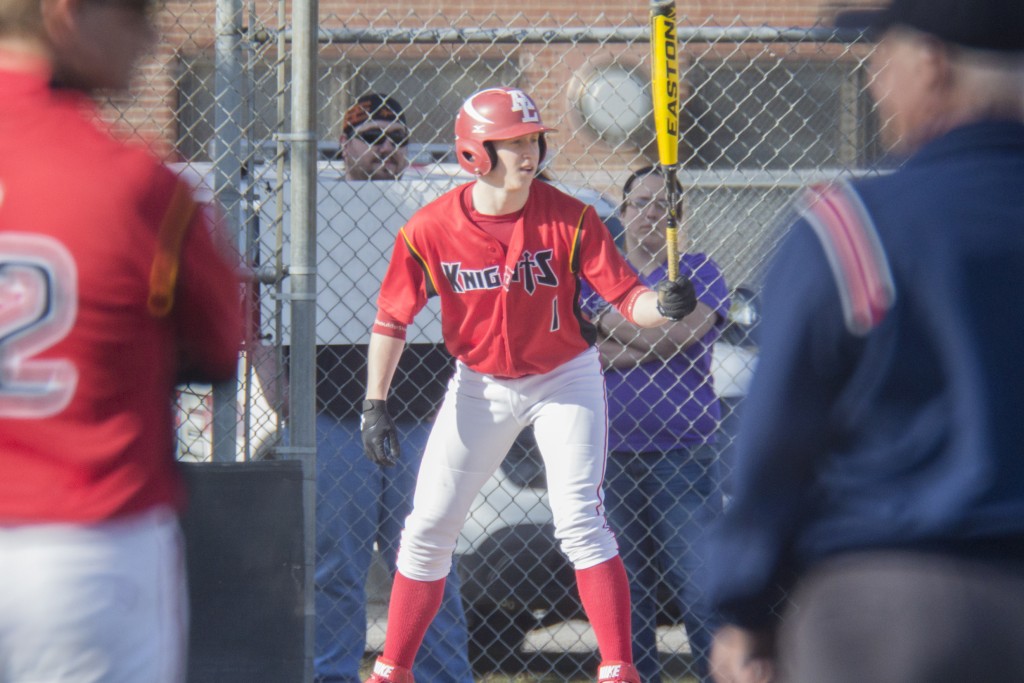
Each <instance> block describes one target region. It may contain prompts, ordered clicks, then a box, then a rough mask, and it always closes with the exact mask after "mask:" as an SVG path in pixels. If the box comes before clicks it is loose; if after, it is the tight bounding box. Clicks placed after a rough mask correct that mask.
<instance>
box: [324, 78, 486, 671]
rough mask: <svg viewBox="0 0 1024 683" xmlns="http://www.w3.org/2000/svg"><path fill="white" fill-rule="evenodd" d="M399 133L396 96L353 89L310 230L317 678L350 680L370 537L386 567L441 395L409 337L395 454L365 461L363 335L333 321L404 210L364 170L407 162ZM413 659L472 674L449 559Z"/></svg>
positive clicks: (349, 310)
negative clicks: (318, 339) (328, 187)
mask: <svg viewBox="0 0 1024 683" xmlns="http://www.w3.org/2000/svg"><path fill="white" fill-rule="evenodd" d="M408 139H409V129H408V127H407V125H406V123H405V116H404V113H403V111H402V106H401V105H400V104H399V103H398V102H396V101H395V100H394V99H393V98H391V97H387V96H384V95H380V94H377V93H368V94H365V95H363V96H361V97H359V98H358V99H357V100H356V101H355V103H354V104H353V105H352V106H351V107H350V108H349V109H348V110H347V111H346V112H345V117H344V119H343V120H342V134H341V154H342V158H343V160H344V162H345V177H346V179H347V181H349V182H342V183H339V185H338V187H337V188H336V190H335V191H334V199H335V200H336V201H337V202H338V206H339V207H340V208H341V210H340V214H338V215H336V216H334V217H333V218H332V222H331V223H330V224H329V225H324V226H321V229H320V232H319V235H318V241H319V244H320V250H321V265H322V267H321V269H320V276H321V277H322V278H323V280H322V284H323V287H324V288H325V291H323V292H321V294H320V296H319V297H318V303H319V304H320V305H321V306H322V309H321V311H322V315H323V317H324V318H325V320H321V322H320V323H318V324H322V325H323V326H324V328H326V329H327V330H328V331H327V332H324V334H326V335H328V336H329V337H330V338H331V339H332V340H333V341H332V342H331V343H328V344H321V345H318V346H317V416H316V431H317V469H318V475H317V479H318V483H319V501H318V510H319V514H318V520H317V569H316V589H317V595H316V600H317V604H316V610H317V647H316V657H315V667H316V676H317V678H316V680H317V681H318V683H359V682H360V680H361V679H360V677H359V666H360V663H361V660H362V657H363V654H364V651H365V644H366V622H367V618H366V617H367V615H366V606H367V591H366V581H367V576H368V574H369V572H370V565H371V561H372V559H373V548H374V544H376V545H377V547H378V549H379V551H380V554H381V556H382V557H383V558H384V560H385V562H386V564H387V566H388V569H389V570H390V571H391V573H392V575H393V574H394V572H395V558H396V555H397V552H398V542H399V534H400V532H401V529H402V524H403V522H404V520H405V517H406V515H407V514H408V513H409V511H410V510H411V508H412V492H413V488H414V487H415V484H416V472H417V470H418V469H419V457H420V454H421V453H422V451H423V447H424V445H425V443H426V438H427V434H428V433H429V427H430V423H429V421H428V418H429V416H430V415H432V414H433V412H434V410H435V407H436V404H437V403H438V402H439V401H440V398H441V395H443V391H444V381H443V379H442V378H443V377H446V376H447V374H449V372H450V371H449V366H450V363H451V359H450V357H449V356H448V355H447V353H446V352H445V351H444V349H443V347H442V346H441V345H440V344H414V345H411V346H413V347H415V350H414V352H413V353H412V354H411V357H410V358H409V359H408V362H407V364H405V365H404V366H403V368H401V369H400V372H399V374H400V377H399V379H397V380H396V383H397V390H396V392H395V409H396V417H397V421H398V424H399V429H400V432H401V439H402V449H403V450H402V452H403V456H404V457H403V458H402V459H401V462H399V463H397V464H396V465H395V466H394V467H387V468H385V467H381V466H379V465H376V464H374V463H372V462H370V461H369V460H368V459H367V458H366V457H365V456H364V455H363V448H362V442H361V439H360V437H359V414H358V412H354V411H353V406H358V405H360V403H361V400H362V395H363V392H364V391H365V385H364V381H365V378H366V346H365V345H364V344H360V343H359V342H358V339H356V338H355V337H352V336H347V335H346V334H345V333H343V332H342V329H343V328H345V326H347V325H352V324H353V323H356V324H359V325H360V326H363V325H364V323H363V322H359V318H358V315H359V313H358V311H359V308H360V307H361V306H363V305H364V304H365V296H363V295H361V294H359V292H358V290H356V291H354V293H353V291H352V290H351V287H353V286H354V284H355V282H356V281H357V280H359V279H360V278H363V279H372V278H379V277H381V276H383V271H381V273H380V274H379V275H378V274H375V271H374V270H373V266H372V265H371V262H372V261H373V260H374V259H375V258H380V259H381V262H382V264H386V263H387V258H386V252H384V251H381V252H376V251H374V250H375V249H379V248H382V246H383V245H376V244H375V243H374V241H373V240H374V239H385V238H386V240H385V241H384V243H383V244H386V245H387V246H388V247H390V245H391V244H392V243H393V242H394V235H395V234H396V233H397V230H398V227H399V226H400V225H401V222H404V221H405V220H406V219H407V218H408V217H407V216H406V217H405V218H402V215H403V214H402V210H403V209H402V206H403V205H404V204H405V202H406V201H407V199H408V191H409V188H408V187H405V186H404V185H405V184H404V183H396V182H382V183H374V182H363V181H395V180H399V178H400V176H401V175H402V172H403V171H405V168H406V166H407V165H408V161H407V159H406V156H405V146H406V142H407V141H408ZM343 186H344V187H343ZM380 186H384V188H383V189H382V188H381V187H380ZM371 207H372V208H371ZM396 221H401V222H398V223H396ZM353 253H354V254H359V260H360V261H362V262H363V264H364V265H363V267H362V269H361V268H360V265H359V264H352V263H345V265H344V267H343V269H342V268H339V267H338V266H337V265H336V264H337V263H338V262H339V261H342V262H344V261H345V259H346V258H347V257H346V254H353ZM373 254H379V256H373ZM342 270H343V271H344V272H342ZM332 297H333V298H332ZM365 327H366V328H368V327H369V325H368V324H366V325H365ZM415 669H416V673H417V676H419V677H420V678H421V679H422V680H424V681H431V682H432V683H473V673H472V670H471V669H470V665H469V659H468V645H467V634H466V617H465V613H464V612H463V609H462V601H461V597H460V589H459V580H458V577H457V576H456V574H455V571H454V570H453V571H452V572H451V575H450V577H449V582H448V588H447V590H446V591H445V593H444V599H443V602H442V608H441V610H440V613H439V615H438V618H437V619H435V620H434V622H433V624H432V626H431V628H430V630H429V631H428V632H427V635H426V637H425V639H424V646H423V649H422V651H421V652H420V657H418V658H417V660H416V664H415Z"/></svg>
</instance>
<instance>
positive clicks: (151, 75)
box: [108, 0, 825, 167]
mask: <svg viewBox="0 0 1024 683" xmlns="http://www.w3.org/2000/svg"><path fill="white" fill-rule="evenodd" d="M246 7H248V5H247V4H246ZM823 7H824V5H823V4H822V3H820V2H813V1H808V0H760V1H754V0H746V1H742V2H739V1H737V2H727V1H724V0H717V1H711V0H705V1H698V2H678V4H677V13H678V18H679V24H680V26H739V27H742V26H748V27H750V26H760V25H771V26H811V25H814V24H815V23H817V22H819V21H821V16H822V14H823V13H824V12H825V10H824V9H823ZM288 11H289V12H290V8H289V10H288ZM647 12H648V3H647V2H643V1H638V0H630V1H627V2H623V1H621V0H592V1H591V2H587V3H580V2H578V0H515V1H514V2H511V3H510V2H508V1H507V0H503V1H502V2H497V1H494V0H402V2H400V3H396V4H395V5H394V6H381V5H375V6H373V7H372V8H371V7H368V6H367V3H365V2H362V1H356V0H321V2H320V11H319V15H320V18H321V19H320V21H321V26H323V27H325V28H339V27H342V26H345V27H348V28H358V27H361V26H369V25H373V26H375V27H385V26H399V25H400V26H402V27H404V28H417V27H419V28H422V27H428V28H448V27H450V26H452V25H455V26H458V27H467V28H468V27H487V28H497V27H503V26H505V25H512V26H516V27H528V26H544V27H556V26H573V27H579V26H588V25H599V26H601V27H605V28H608V27H613V26H639V25H644V24H646V22H647ZM288 16H289V17H290V15H288ZM214 22H215V5H214V3H213V2H212V1H211V0H199V1H196V2H187V1H185V0H168V1H167V2H166V5H165V9H164V11H163V12H162V13H161V15H160V17H159V27H160V29H161V34H162V42H161V43H160V45H159V46H158V48H157V50H155V52H154V53H153V54H152V55H151V56H150V57H149V58H148V59H147V60H146V61H145V63H144V64H143V67H142V69H141V71H140V74H139V77H138V78H137V79H136V81H135V84H136V85H135V87H134V89H133V92H132V97H131V98H129V99H128V100H122V101H118V102H115V103H113V104H112V105H111V106H110V108H109V109H108V111H109V112H110V115H111V116H112V117H116V118H118V119H119V121H120V123H121V124H122V125H124V126H125V127H126V129H128V130H132V131H134V132H135V133H137V134H138V135H139V136H141V137H142V138H143V139H144V140H145V141H146V143H147V144H148V145H150V146H151V147H152V148H153V149H155V150H156V151H157V152H158V153H160V154H161V155H162V156H164V157H167V158H170V159H173V158H174V157H175V149H174V142H173V141H174V140H175V139H176V138H177V136H178V135H179V131H178V125H177V122H176V121H175V120H174V107H175V106H176V104H177V92H176V88H175V80H174V79H175V75H176V73H177V70H178V68H179V56H180V55H181V54H189V53H196V52H204V51H205V52H207V53H210V52H212V49H213V44H214V38H215V35H214ZM244 23H245V24H246V25H248V26H265V27H268V28H271V29H272V28H275V27H276V26H277V5H276V4H275V3H268V2H263V1H261V2H258V3H256V12H255V15H254V16H253V17H247V18H246V19H245V21H244ZM412 49H414V50H415V49H418V48H412ZM508 49H509V50H510V51H511V50H513V46H508ZM734 49H735V48H729V50H730V51H732V50H734ZM706 50H708V47H707V46H700V48H699V51H700V52H701V53H704V52H705V51H706ZM645 56H646V44H644V45H638V46H632V47H629V46H623V45H607V46H593V45H581V46H568V45H567V46H546V47H545V48H544V49H543V50H536V49H531V48H530V47H529V46H527V47H524V48H520V49H518V50H516V51H515V55H514V57H513V58H514V59H516V60H518V64H519V65H520V67H521V68H523V69H524V79H523V82H522V83H521V85H523V86H524V87H525V88H527V89H528V90H530V91H531V92H532V94H533V95H534V97H535V98H536V99H537V100H538V101H540V102H543V103H545V106H544V114H545V117H546V119H547V120H549V121H557V122H558V123H559V133H557V134H555V135H554V136H552V143H553V144H554V145H557V146H558V147H559V148H560V149H561V150H562V151H563V152H564V153H565V154H566V155H567V156H570V157H571V158H572V159H573V160H574V163H575V164H579V165H582V166H583V167H588V166H592V165H594V164H595V163H597V160H601V161H602V162H605V163H607V162H608V160H609V158H611V159H613V160H614V159H615V158H616V156H621V157H622V160H623V161H627V160H628V159H634V158H635V156H636V153H637V151H636V150H635V148H630V149H623V150H616V149H612V148H610V147H608V146H607V145H604V144H603V143H601V142H599V141H595V140H593V139H590V138H588V137H587V136H586V135H581V134H580V133H581V131H580V130H579V128H578V121H577V120H576V119H575V118H574V116H573V113H572V111H571V110H572V107H571V103H570V101H569V93H568V89H567V88H568V86H571V84H572V82H573V78H574V77H575V76H578V75H579V74H580V73H582V72H583V71H584V70H585V69H587V68H588V67H592V66H593V65H599V64H606V63H609V62H612V61H615V60H625V61H627V62H632V63H642V62H643V61H644V59H645ZM692 56H693V55H692V54H690V55H688V54H687V53H686V52H685V51H684V53H683V54H682V60H683V62H684V63H685V62H686V60H687V59H689V58H692Z"/></svg>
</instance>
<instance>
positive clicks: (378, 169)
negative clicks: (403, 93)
mask: <svg viewBox="0 0 1024 683" xmlns="http://www.w3.org/2000/svg"><path fill="white" fill-rule="evenodd" d="M408 142H409V129H408V128H407V127H406V125H405V116H404V115H403V114H402V107H401V105H399V104H398V102H396V101H395V100H394V99H393V98H391V97H384V96H383V95H378V94H377V93H369V94H366V95H363V96H362V97H360V98H359V99H358V100H357V101H356V103H355V104H354V105H352V106H351V107H350V108H349V110H348V111H347V112H345V120H344V123H343V125H342V132H341V156H342V159H344V161H345V177H347V178H348V179H349V180H398V178H400V177H401V175H402V172H403V171H405V168H406V166H408V165H409V160H408V159H407V158H406V156H405V147H406V145H407V144H408Z"/></svg>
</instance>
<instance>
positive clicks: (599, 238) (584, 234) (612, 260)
mask: <svg viewBox="0 0 1024 683" xmlns="http://www.w3.org/2000/svg"><path fill="white" fill-rule="evenodd" d="M578 244H579V250H580V253H579V257H578V259H577V261H578V263H579V273H580V274H581V275H582V276H583V278H584V279H585V280H586V281H587V282H589V283H590V286H591V287H593V288H594V291H595V292H597V293H598V294H600V295H601V298H602V299H604V300H605V301H608V302H622V303H623V304H626V303H628V308H630V309H632V303H633V301H635V297H633V296H627V295H628V294H630V293H631V292H633V290H635V289H637V288H638V287H639V288H642V289H641V290H640V291H641V292H642V291H644V290H646V287H644V285H643V284H642V283H641V282H640V280H639V279H638V278H637V275H636V271H634V270H633V269H632V268H631V267H630V265H629V263H627V262H626V259H625V257H623V256H622V253H621V252H620V251H619V247H618V245H616V244H615V240H614V239H612V233H611V231H610V230H609V229H608V227H607V226H606V225H605V224H604V223H602V222H601V219H600V218H598V216H597V212H596V211H594V207H592V206H591V207H587V210H586V211H585V213H584V215H583V223H582V225H581V230H580V239H579V242H578ZM616 308H619V306H618V305H616ZM619 310H620V312H621V313H622V314H623V315H625V316H626V317H627V318H631V311H628V312H627V311H625V310H622V309H621V308H620V309H619Z"/></svg>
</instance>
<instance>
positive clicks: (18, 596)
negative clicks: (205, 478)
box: [0, 508, 188, 683]
mask: <svg viewBox="0 0 1024 683" xmlns="http://www.w3.org/2000/svg"><path fill="white" fill-rule="evenodd" d="M187 601H188V595H187V593H186V581H185V571H184V544H183V541H182V536H181V529H180V527H179V525H178V520H177V517H176V516H175V515H174V513H173V512H172V511H170V510H168V509H166V508H160V509H155V510H151V511H148V512H144V513H141V514H137V515H132V516H128V517H125V518H121V519H118V520H116V521H110V522H104V523H100V524H92V525H74V524H33V525H24V526H13V527H12V526H7V527H4V526H0V683H28V682H30V681H31V682H32V683H94V682H95V683H100V682H102V683H141V682H143V681H145V682H147V683H181V682H182V681H184V680H185V656H184V655H185V648H186V645H187V641H186V633H187V604H188V602H187Z"/></svg>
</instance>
